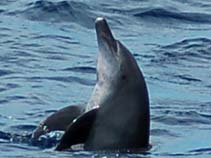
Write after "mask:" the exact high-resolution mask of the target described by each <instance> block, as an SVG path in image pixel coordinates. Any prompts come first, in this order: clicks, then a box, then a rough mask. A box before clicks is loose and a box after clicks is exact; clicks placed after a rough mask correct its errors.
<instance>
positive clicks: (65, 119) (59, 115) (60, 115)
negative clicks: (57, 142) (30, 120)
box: [32, 105, 84, 140]
mask: <svg viewBox="0 0 211 158" xmlns="http://www.w3.org/2000/svg"><path fill="white" fill-rule="evenodd" d="M83 111H84V107H83V106H81V105H70V106H67V107H65V108H62V109H60V110H58V111H57V112H55V113H53V114H51V115H50V116H48V117H47V118H46V119H45V120H44V121H42V122H41V123H40V124H39V126H38V127H37V128H36V129H35V130H34V131H33V133H32V140H37V139H38V138H39V137H40V136H41V135H43V134H46V133H49V132H51V131H56V130H60V131H65V130H66V129H67V127H68V125H69V124H70V123H71V122H72V121H73V120H74V119H75V118H77V117H78V116H80V115H81V114H82V112H83Z"/></svg>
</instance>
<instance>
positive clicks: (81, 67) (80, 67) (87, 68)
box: [62, 66, 96, 74]
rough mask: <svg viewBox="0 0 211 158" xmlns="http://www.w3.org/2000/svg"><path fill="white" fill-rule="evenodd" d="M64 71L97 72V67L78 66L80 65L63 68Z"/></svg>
mask: <svg viewBox="0 0 211 158" xmlns="http://www.w3.org/2000/svg"><path fill="white" fill-rule="evenodd" d="M62 71H73V72H80V73H91V74H95V73H96V69H95V68H93V67H86V66H78V67H71V68H65V69H62Z"/></svg>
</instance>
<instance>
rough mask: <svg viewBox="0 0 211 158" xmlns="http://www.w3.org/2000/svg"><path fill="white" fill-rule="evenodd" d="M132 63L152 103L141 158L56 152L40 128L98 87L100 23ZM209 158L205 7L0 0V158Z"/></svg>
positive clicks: (205, 2)
mask: <svg viewBox="0 0 211 158" xmlns="http://www.w3.org/2000/svg"><path fill="white" fill-rule="evenodd" d="M98 16H103V17H105V18H106V19H107V21H108V23H109V25H110V27H111V29H112V31H113V33H114V35H115V37H116V38H117V39H119V40H120V41H122V42H123V43H124V44H125V45H126V46H127V48H128V49H130V50H131V52H132V53H133V55H134V56H135V58H136V60H137V62H138V64H139V66H140V68H141V69H142V72H143V74H144V76H145V79H146V82H147V86H148V89H149V95H150V109H151V130H150V131H151V134H150V144H151V145H152V148H151V149H150V150H149V151H147V152H145V153H115V152H113V153H112V152H108V153H98V152H88V151H75V152H56V151H54V147H55V144H56V142H58V139H57V136H58V135H59V133H56V132H54V133H51V134H49V135H46V136H44V137H43V138H42V141H40V142H37V143H32V142H30V134H31V133H32V131H33V130H34V129H35V128H36V126H37V125H38V123H39V122H40V121H41V120H43V119H44V118H45V117H46V116H48V115H50V114H51V113H53V112H55V111H56V110H58V109H60V108H62V107H65V106H68V105H71V104H86V102H87V100H88V99H89V97H90V95H91V92H92V89H93V87H94V85H95V82H96V58H97V52H98V47H97V42H96V33H95V29H94V21H95V19H96V17H98ZM57 157H63V158H73V157H74V158H77V157H78V158H81V157H92V158H98V157H101V158H110V157H121V158H130V157H131V158H134V157H140V158H174V157H175V158H211V1H210V0H186V1H183V0H159V1H155V0H124V1H123V0H72V1H71V0H1V1H0V158H57Z"/></svg>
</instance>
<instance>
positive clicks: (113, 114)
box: [56, 18, 150, 150]
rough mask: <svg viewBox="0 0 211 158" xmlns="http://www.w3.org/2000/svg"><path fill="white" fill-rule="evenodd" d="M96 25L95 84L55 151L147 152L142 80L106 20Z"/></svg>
mask: <svg viewBox="0 0 211 158" xmlns="http://www.w3.org/2000/svg"><path fill="white" fill-rule="evenodd" d="M95 24H96V33H97V41H98V47H99V54H98V62H97V83H96V85H95V88H94V91H93V93H92V96H91V98H90V100H89V103H88V105H87V108H86V113H84V114H83V115H81V116H79V117H78V119H76V120H75V121H74V122H73V123H72V124H70V126H69V127H68V129H67V130H66V132H65V134H64V135H63V137H62V139H61V141H60V143H59V144H58V146H57V147H56V150H64V149H66V148H69V147H71V145H74V144H77V143H84V149H85V150H134V149H140V148H147V147H148V145H149V129H150V110H149V98H148V92H147V87H146V83H145V80H144V77H143V75H142V73H141V70H140V69H139V67H138V64H137V63H136V60H135V59H134V57H133V55H132V54H131V53H130V52H129V50H128V49H127V48H126V47H125V46H124V45H123V44H121V43H120V42H119V41H118V40H116V39H114V37H113V35H112V33H111V31H110V29H109V26H108V24H107V22H106V20H105V19H104V18H97V20H96V23H95ZM87 120H89V123H87ZM84 129H86V130H84ZM77 137H78V139H77Z"/></svg>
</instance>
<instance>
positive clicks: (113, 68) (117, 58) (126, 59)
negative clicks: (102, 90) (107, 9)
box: [95, 17, 141, 89]
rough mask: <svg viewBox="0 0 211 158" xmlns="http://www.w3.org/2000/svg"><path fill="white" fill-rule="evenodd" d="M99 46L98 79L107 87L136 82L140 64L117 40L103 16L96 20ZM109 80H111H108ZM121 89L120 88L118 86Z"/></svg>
mask: <svg viewBox="0 0 211 158" xmlns="http://www.w3.org/2000/svg"><path fill="white" fill-rule="evenodd" d="M95 27H96V33H97V41H98V47H99V54H98V62H97V79H98V82H100V83H105V84H106V86H107V87H109V88H114V89H117V87H116V86H119V85H121V87H123V86H122V85H124V84H122V82H125V83H126V82H127V84H129V83H135V80H136V78H138V77H139V76H140V75H141V73H140V70H139V68H138V65H137V63H136V61H135V59H134V57H133V56H132V54H131V53H130V52H129V50H128V49H127V48H126V47H125V46H124V45H123V44H122V43H121V42H120V41H118V40H116V39H115V38H114V37H113V35H112V32H111V30H110V28H109V26H108V24H107V22H106V20H105V19H104V18H102V17H99V18H97V19H96V22H95ZM107 81H109V82H107ZM118 89H119V88H118Z"/></svg>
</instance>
